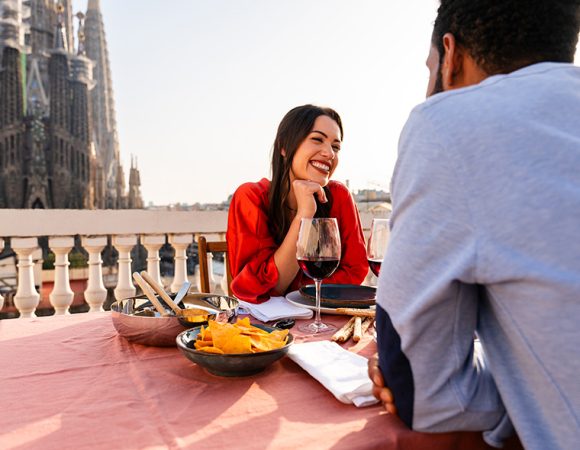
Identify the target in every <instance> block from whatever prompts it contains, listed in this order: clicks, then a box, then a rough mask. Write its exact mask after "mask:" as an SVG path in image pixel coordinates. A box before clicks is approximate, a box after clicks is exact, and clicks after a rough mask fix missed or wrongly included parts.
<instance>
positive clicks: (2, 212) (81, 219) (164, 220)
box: [0, 209, 380, 237]
mask: <svg viewBox="0 0 580 450" xmlns="http://www.w3.org/2000/svg"><path fill="white" fill-rule="evenodd" d="M377 216H378V215H377V214H372V213H368V212H363V213H361V221H362V225H363V228H365V229H368V228H369V227H370V223H371V220H372V218H373V217H377ZM378 217H380V215H379V216H378ZM227 219H228V213H227V211H149V210H137V209H128V210H127V209H125V210H111V209H105V210H76V209H0V237H33V236H72V235H76V234H80V235H84V236H99V235H123V234H138V235H142V234H181V233H205V234H214V233H223V232H225V230H226V228H227Z"/></svg>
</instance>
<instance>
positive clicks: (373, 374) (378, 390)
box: [369, 356, 397, 414]
mask: <svg viewBox="0 0 580 450" xmlns="http://www.w3.org/2000/svg"><path fill="white" fill-rule="evenodd" d="M369 378H370V379H371V381H372V382H373V395H374V396H375V397H376V398H377V399H378V400H380V401H381V402H382V403H383V406H384V407H385V409H386V410H387V412H388V413H390V414H397V407H396V406H395V399H394V398H393V393H392V392H391V390H390V389H389V388H388V387H386V386H385V380H384V379H383V374H382V373H381V369H380V367H379V358H377V357H376V356H373V357H371V358H370V359H369Z"/></svg>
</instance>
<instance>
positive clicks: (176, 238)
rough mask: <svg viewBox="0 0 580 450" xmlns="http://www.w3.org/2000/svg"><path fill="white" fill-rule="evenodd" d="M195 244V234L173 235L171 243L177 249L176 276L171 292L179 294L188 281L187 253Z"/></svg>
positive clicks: (170, 236) (170, 238) (170, 237)
mask: <svg viewBox="0 0 580 450" xmlns="http://www.w3.org/2000/svg"><path fill="white" fill-rule="evenodd" d="M192 242H193V234H171V235H169V243H170V244H171V245H172V246H173V248H174V249H175V275H174V277H173V283H171V286H170V289H171V292H177V291H178V290H179V288H181V285H182V284H183V283H184V282H185V281H186V280H187V264H186V261H187V256H186V253H185V251H186V250H187V247H188V246H189V245H190V244H191V243H192Z"/></svg>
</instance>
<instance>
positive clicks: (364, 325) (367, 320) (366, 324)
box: [352, 317, 375, 342]
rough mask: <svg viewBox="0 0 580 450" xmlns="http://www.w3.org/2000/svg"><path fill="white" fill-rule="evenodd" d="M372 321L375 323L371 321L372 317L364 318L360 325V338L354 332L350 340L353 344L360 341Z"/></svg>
mask: <svg viewBox="0 0 580 450" xmlns="http://www.w3.org/2000/svg"><path fill="white" fill-rule="evenodd" d="M374 321H375V319H373V318H372V317H365V318H364V320H363V321H362V324H361V333H360V336H358V335H357V334H356V332H355V333H354V334H353V336H352V340H353V341H354V342H358V341H360V340H361V338H362V336H363V335H364V334H365V333H366V332H367V330H368V329H369V327H370V326H371V325H372V323H373V322H374Z"/></svg>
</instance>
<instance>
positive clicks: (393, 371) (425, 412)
mask: <svg viewBox="0 0 580 450" xmlns="http://www.w3.org/2000/svg"><path fill="white" fill-rule="evenodd" d="M377 331H378V340H379V342H378V344H379V348H380V351H379V364H380V368H381V372H382V374H383V377H384V380H385V385H386V386H388V387H389V389H390V390H391V391H392V394H393V397H394V402H395V405H396V408H397V411H398V415H399V417H400V418H401V420H402V421H403V422H404V423H405V424H406V425H407V426H409V428H412V429H413V430H416V431H423V432H431V433H443V432H449V431H486V430H496V429H497V428H498V426H500V424H502V423H503V421H504V419H505V409H504V407H503V404H502V402H501V399H500V397H499V394H498V393H497V389H496V387H495V384H494V382H493V379H492V378H491V375H490V374H489V373H488V372H487V371H485V370H477V369H476V368H475V367H473V366H472V365H471V364H466V367H465V370H461V371H458V372H457V373H454V374H453V375H452V377H451V378H449V377H445V376H443V375H442V374H443V373H445V370H440V369H442V368H441V367H439V365H440V364H439V362H438V361H436V359H437V357H436V352H435V353H433V352H430V351H429V349H428V345H426V346H425V352H426V353H425V358H423V359H421V358H413V355H410V356H407V355H406V354H405V353H404V352H403V350H402V348H401V338H400V336H399V334H398V332H397V331H396V330H395V328H394V326H393V324H392V322H391V319H390V317H389V315H388V314H387V313H386V312H385V311H384V309H382V308H381V307H380V306H379V307H377ZM447 350H449V349H447ZM477 356H478V355H477V352H476V355H475V356H474V358H477ZM498 431H499V430H498ZM505 433H507V434H505ZM505 433H504V431H502V432H501V433H500V435H501V437H496V433H495V431H492V432H491V435H490V436H491V437H490V438H489V439H488V438H487V436H486V440H488V443H490V444H492V445H496V446H497V445H501V440H502V439H503V438H504V437H507V436H509V434H510V433H511V431H509V432H508V431H506V432H505ZM504 434H505V435H504Z"/></svg>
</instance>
